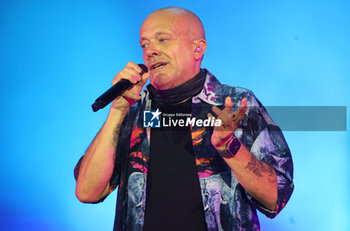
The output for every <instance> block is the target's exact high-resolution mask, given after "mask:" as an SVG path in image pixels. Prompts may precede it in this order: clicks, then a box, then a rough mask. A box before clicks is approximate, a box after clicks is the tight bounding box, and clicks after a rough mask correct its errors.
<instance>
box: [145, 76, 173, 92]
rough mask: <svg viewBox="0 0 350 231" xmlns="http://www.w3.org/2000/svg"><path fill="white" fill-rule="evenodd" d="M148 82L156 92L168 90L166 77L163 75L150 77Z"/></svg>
mask: <svg viewBox="0 0 350 231" xmlns="http://www.w3.org/2000/svg"><path fill="white" fill-rule="evenodd" d="M149 80H150V83H151V84H152V85H153V87H155V88H157V89H158V90H167V89H169V88H170V87H169V81H168V77H167V75H165V74H157V76H154V75H151V76H150V79H149Z"/></svg>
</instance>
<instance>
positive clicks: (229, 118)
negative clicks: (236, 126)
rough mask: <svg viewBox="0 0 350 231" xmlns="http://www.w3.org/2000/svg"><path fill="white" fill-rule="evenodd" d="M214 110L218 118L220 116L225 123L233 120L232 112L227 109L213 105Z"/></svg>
mask: <svg viewBox="0 0 350 231" xmlns="http://www.w3.org/2000/svg"><path fill="white" fill-rule="evenodd" d="M212 110H213V112H214V113H215V114H216V115H217V118H219V119H220V120H221V121H222V123H223V124H224V125H226V124H228V123H230V122H231V121H232V114H231V112H228V111H227V110H225V109H224V110H220V109H219V108H218V107H216V106H213V107H212Z"/></svg>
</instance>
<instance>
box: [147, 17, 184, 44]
mask: <svg viewBox="0 0 350 231" xmlns="http://www.w3.org/2000/svg"><path fill="white" fill-rule="evenodd" d="M184 21H185V20H184V17H180V15H179V14H170V13H155V14H151V15H150V16H148V17H147V18H146V20H145V21H144V22H143V24H142V26H141V29H140V38H141V39H143V38H149V37H152V36H155V35H157V34H160V33H171V34H183V33H186V31H187V27H186V23H184Z"/></svg>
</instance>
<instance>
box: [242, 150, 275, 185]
mask: <svg viewBox="0 0 350 231" xmlns="http://www.w3.org/2000/svg"><path fill="white" fill-rule="evenodd" d="M245 168H246V169H249V170H250V171H252V172H253V173H254V174H255V175H256V176H258V177H263V173H264V172H265V173H267V174H268V180H269V181H270V182H271V183H274V182H276V179H275V177H274V174H273V173H274V170H273V168H272V167H270V166H268V165H266V164H264V163H261V162H260V161H259V160H258V159H256V158H255V157H254V156H252V158H251V160H250V162H248V164H247V166H246V167H245Z"/></svg>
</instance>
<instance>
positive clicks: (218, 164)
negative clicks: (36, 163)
mask: <svg viewBox="0 0 350 231" xmlns="http://www.w3.org/2000/svg"><path fill="white" fill-rule="evenodd" d="M206 72H207V75H206V80H205V84H204V87H203V90H202V91H201V92H200V93H199V94H198V95H197V96H195V97H193V98H192V117H196V118H197V119H198V118H202V119H206V118H207V114H208V112H209V111H210V109H211V107H212V106H213V105H216V106H218V107H223V106H224V102H225V98H226V97H227V96H230V97H231V99H232V102H233V105H234V106H233V108H232V110H233V111H236V110H237V109H238V106H239V104H240V101H241V100H242V99H243V98H247V103H248V109H247V111H246V113H245V116H244V118H243V120H242V122H241V123H240V125H239V126H238V128H237V129H236V131H235V136H236V137H237V138H238V139H239V140H240V141H241V143H242V144H243V145H244V146H245V147H246V148H247V149H248V150H250V152H251V153H252V154H253V155H254V156H255V157H256V158H257V159H259V160H261V161H263V162H265V163H267V164H268V165H270V166H271V167H272V168H274V170H275V172H276V176H277V183H278V199H277V208H276V210H275V211H271V210H269V209H267V208H266V207H265V206H264V205H262V204H261V203H259V202H258V201H257V200H255V199H254V198H252V197H251V196H250V195H249V194H248V193H247V192H246V190H245V189H244V188H243V187H242V185H241V184H240V183H239V182H238V180H237V178H236V177H235V175H234V174H233V172H232V170H231V169H230V167H229V166H228V165H227V164H226V162H225V161H224V160H223V159H222V157H221V156H220V155H219V154H218V153H217V151H216V149H215V148H214V147H213V146H212V144H211V141H210V140H211V134H212V131H213V129H212V127H196V126H193V127H191V134H192V144H193V150H194V155H195V160H196V167H197V171H198V177H199V181H200V187H201V193H202V201H203V206H204V214H205V219H206V223H207V227H208V230H209V231H214V230H260V228H259V220H258V216H257V213H256V209H258V210H259V211H260V212H262V213H263V214H265V215H266V216H267V217H269V218H273V217H275V216H276V215H277V214H278V213H279V212H280V211H281V210H282V209H283V207H284V206H285V205H286V203H287V201H288V200H289V198H290V196H291V194H292V192H293V188H294V185H293V163H292V158H291V154H290V150H289V148H288V145H287V143H286V141H285V139H284V137H283V134H282V132H281V130H280V129H279V128H278V126H277V125H276V124H275V123H274V122H273V121H272V119H271V118H270V116H269V115H268V113H267V111H266V110H265V108H264V107H263V106H262V104H261V103H260V102H259V101H258V99H257V98H256V97H255V96H254V94H253V93H252V92H251V91H249V90H247V89H243V88H238V87H229V86H226V85H222V84H220V82H219V81H218V80H217V79H216V78H215V77H214V76H213V75H212V74H211V73H210V72H209V71H206ZM150 103H151V100H150V99H149V94H148V92H147V90H145V91H144V92H143V93H142V98H141V100H139V101H138V102H136V103H135V104H134V105H133V106H132V107H131V108H130V110H129V111H128V113H127V115H126V117H125V119H124V121H123V124H122V127H121V132H120V135H119V141H118V146H117V152H116V156H115V166H114V171H113V175H112V177H111V179H110V185H111V186H113V187H115V188H116V187H117V186H119V188H118V198H117V208H116V218H115V224H114V230H118V231H124V230H140V231H141V230H142V227H143V221H144V214H145V201H146V180H147V170H148V161H149V156H150V145H149V128H144V127H143V111H144V110H145V108H150ZM79 166H80V161H79V162H78V164H77V166H76V168H75V175H76V176H77V173H78V171H79ZM101 201H103V200H101Z"/></svg>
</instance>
